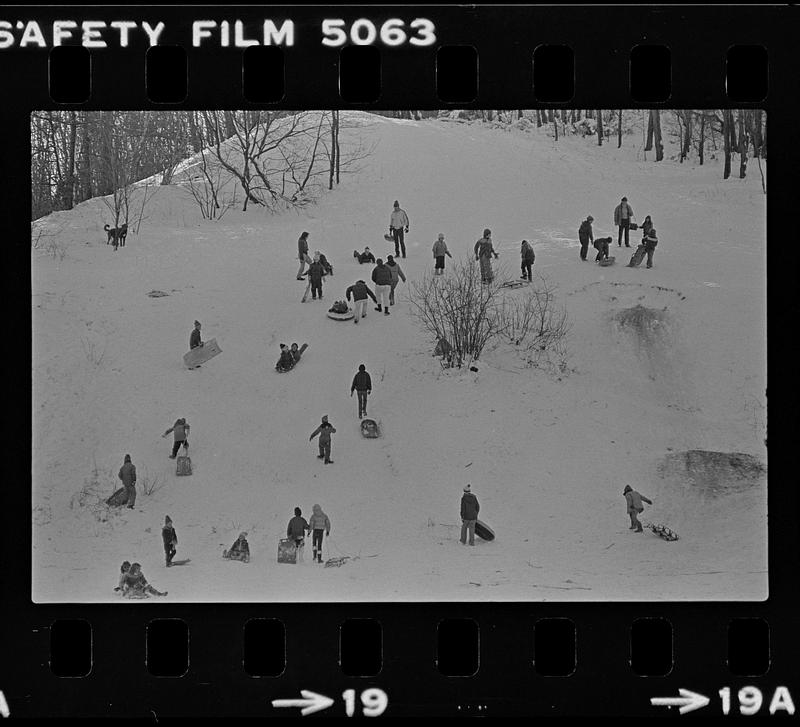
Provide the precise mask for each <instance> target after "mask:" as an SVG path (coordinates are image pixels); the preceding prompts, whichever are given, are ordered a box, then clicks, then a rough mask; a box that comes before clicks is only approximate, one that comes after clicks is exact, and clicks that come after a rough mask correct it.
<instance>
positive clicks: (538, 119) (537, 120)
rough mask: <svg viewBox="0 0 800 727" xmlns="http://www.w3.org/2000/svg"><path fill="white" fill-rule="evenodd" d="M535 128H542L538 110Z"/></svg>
mask: <svg viewBox="0 0 800 727" xmlns="http://www.w3.org/2000/svg"><path fill="white" fill-rule="evenodd" d="M536 128H537V129H541V128H542V112H541V111H540V110H539V109H536Z"/></svg>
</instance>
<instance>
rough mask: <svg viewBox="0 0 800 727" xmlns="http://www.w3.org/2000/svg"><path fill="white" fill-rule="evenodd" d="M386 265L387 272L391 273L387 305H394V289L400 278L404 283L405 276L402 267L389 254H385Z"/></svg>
mask: <svg viewBox="0 0 800 727" xmlns="http://www.w3.org/2000/svg"><path fill="white" fill-rule="evenodd" d="M386 267H387V268H389V272H390V273H391V274H392V288H391V290H390V291H389V305H394V289H395V288H396V287H397V284H398V283H399V282H400V281H401V280H402V281H403V282H404V283H405V282H406V276H405V275H404V274H403V269H402V268H401V267H400V266H399V265H398V264H397V262H396V261H395V259H394V258H393V257H392V256H391V255H389V256H387V258H386Z"/></svg>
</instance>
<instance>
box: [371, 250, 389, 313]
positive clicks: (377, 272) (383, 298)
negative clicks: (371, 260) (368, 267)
mask: <svg viewBox="0 0 800 727" xmlns="http://www.w3.org/2000/svg"><path fill="white" fill-rule="evenodd" d="M372 282H373V283H375V297H376V298H377V299H378V300H377V302H378V307H377V308H375V310H376V311H378V313H380V312H381V310H383V312H384V314H385V315H387V316H388V315H389V291H390V290H391V289H392V271H391V270H389V268H388V267H386V265H384V264H383V260H381V258H378V262H377V265H375V267H374V268H373V270H372Z"/></svg>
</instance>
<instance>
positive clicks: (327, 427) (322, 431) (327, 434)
mask: <svg viewBox="0 0 800 727" xmlns="http://www.w3.org/2000/svg"><path fill="white" fill-rule="evenodd" d="M335 433H336V430H335V429H334V428H333V424H331V423H330V422H322V424H320V425H319V426H318V427H317V428H316V429H315V430H314V432H313V433H312V435H311V436H310V437H309V440H311V439H314V437H316V436H317V434H319V443H320V444H330V442H331V434H335Z"/></svg>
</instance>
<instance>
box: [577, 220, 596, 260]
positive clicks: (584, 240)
mask: <svg viewBox="0 0 800 727" xmlns="http://www.w3.org/2000/svg"><path fill="white" fill-rule="evenodd" d="M592 222H594V217H592V216H591V215H589V216H588V217H587V218H586V219H585V220H584V221H583V222H581V226H580V227H579V228H578V239H579V240H580V242H581V260H586V253H587V252H588V251H589V243H590V242H594V233H593V232H592Z"/></svg>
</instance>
